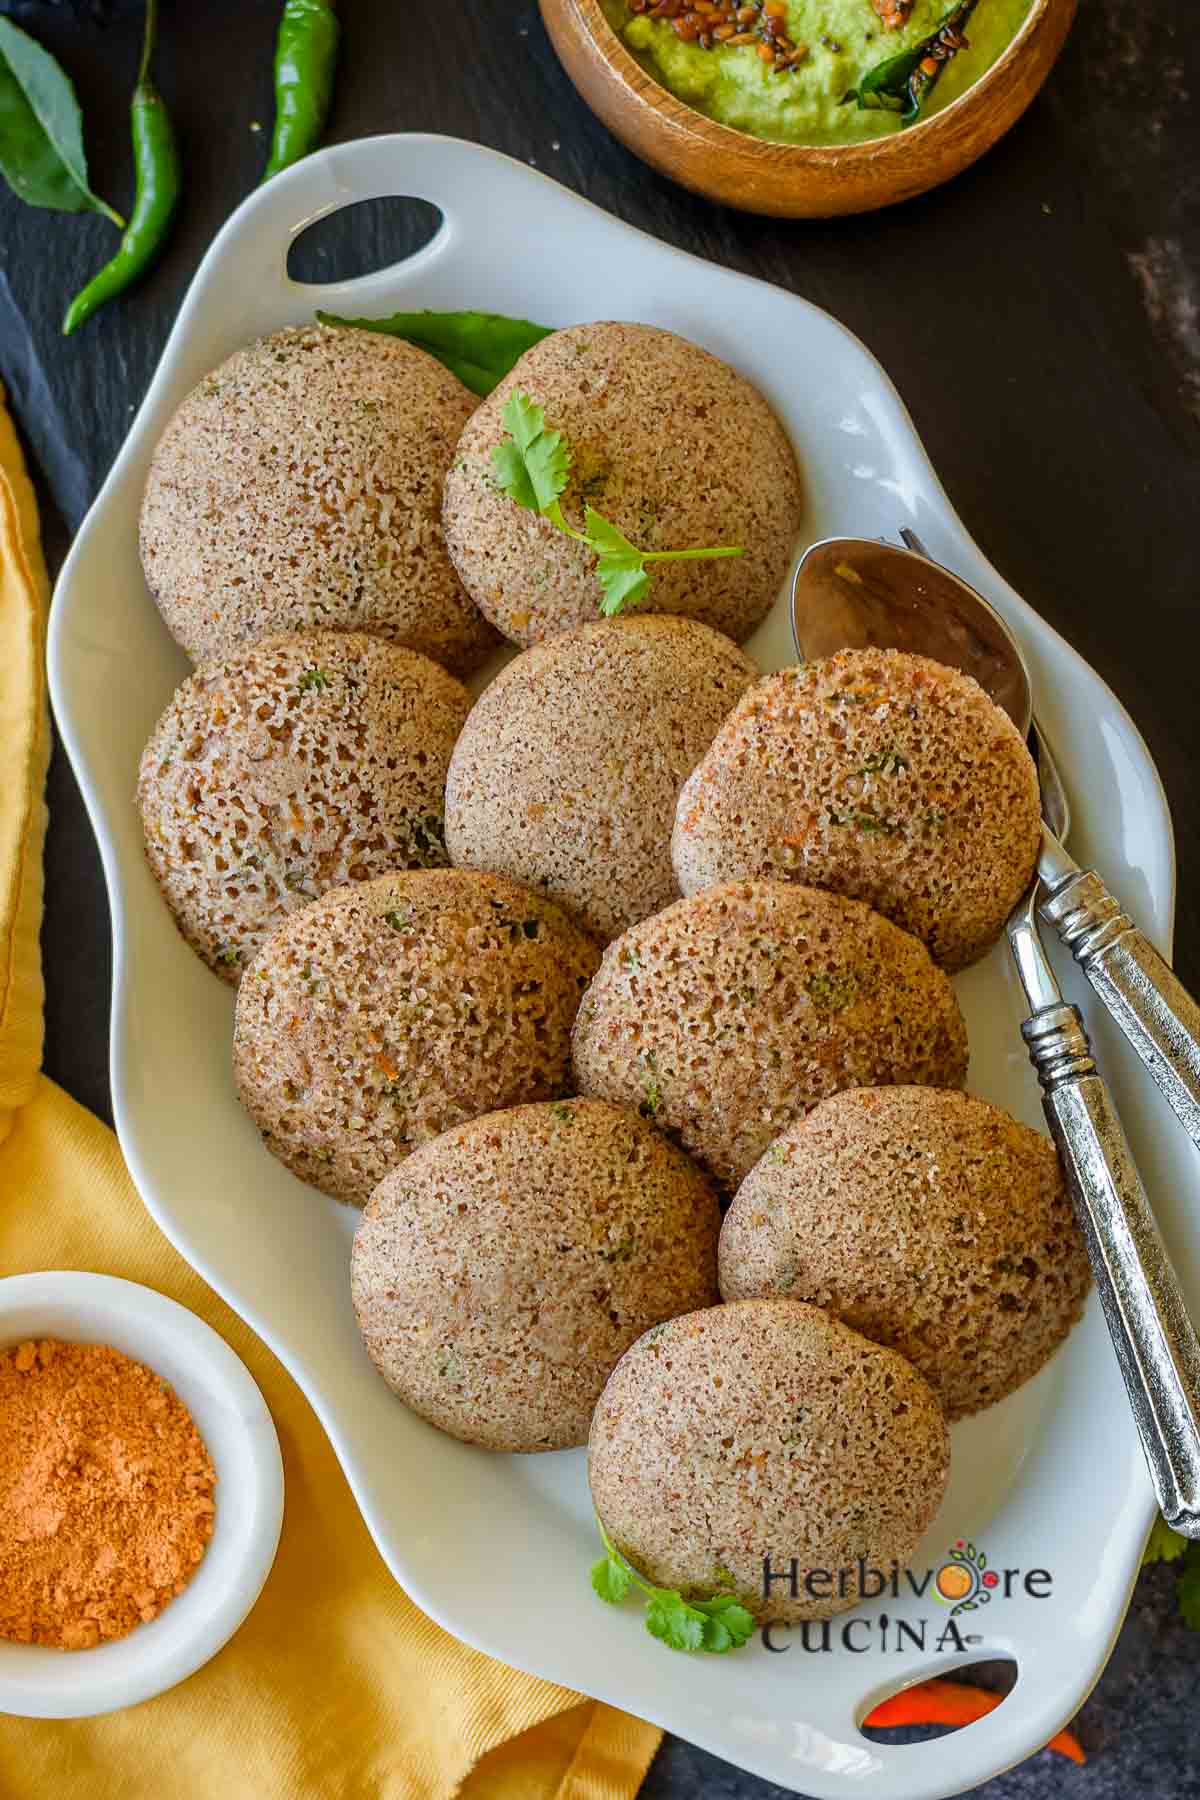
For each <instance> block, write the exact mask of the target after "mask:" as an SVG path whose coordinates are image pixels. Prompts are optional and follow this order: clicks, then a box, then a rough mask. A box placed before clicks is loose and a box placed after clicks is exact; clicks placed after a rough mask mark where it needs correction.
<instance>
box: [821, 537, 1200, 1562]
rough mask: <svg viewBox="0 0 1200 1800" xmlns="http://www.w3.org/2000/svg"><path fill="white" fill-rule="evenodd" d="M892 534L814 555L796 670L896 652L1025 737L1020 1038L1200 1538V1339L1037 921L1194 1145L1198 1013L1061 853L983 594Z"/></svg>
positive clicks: (1143, 1425)
mask: <svg viewBox="0 0 1200 1800" xmlns="http://www.w3.org/2000/svg"><path fill="white" fill-rule="evenodd" d="M901 535H902V536H903V537H904V539H905V541H906V544H907V545H908V548H905V549H901V548H899V547H898V546H896V545H892V544H886V543H879V542H875V541H872V540H870V539H866V538H831V539H826V540H825V541H824V542H822V543H819V544H814V545H813V547H812V548H811V549H810V550H809V551H808V553H807V555H806V556H805V557H804V559H803V561H802V562H801V564H800V568H799V569H798V571H797V573H796V579H795V583H794V585H793V590H792V635H793V638H794V640H795V644H796V650H797V653H798V655H799V657H800V659H801V661H807V660H811V659H814V658H816V657H823V656H829V655H832V654H833V653H834V652H836V651H838V650H845V649H871V648H873V649H895V650H908V651H913V652H916V653H918V654H920V655H923V656H929V657H932V658H933V659H934V660H935V661H937V662H941V663H946V664H948V665H949V666H950V667H952V668H958V669H963V670H964V671H965V672H966V673H967V674H969V675H973V676H974V677H975V679H976V680H977V681H978V682H979V683H980V686H981V687H983V688H984V689H985V690H986V692H987V693H989V694H990V695H991V697H992V698H993V699H994V700H995V701H996V703H997V705H999V706H1002V707H1003V708H1004V710H1005V711H1006V712H1007V713H1008V714H1009V716H1010V718H1012V720H1013V722H1014V723H1015V724H1016V726H1017V727H1018V729H1019V730H1020V732H1021V734H1022V736H1023V737H1025V738H1026V739H1027V740H1028V741H1029V742H1030V747H1031V750H1032V751H1033V754H1034V757H1035V760H1036V762H1037V766H1038V781H1039V786H1040V790H1041V805H1042V845H1041V851H1040V854H1039V858H1038V867H1037V870H1036V872H1035V874H1034V876H1033V879H1032V881H1031V882H1030V885H1029V888H1028V890H1027V892H1026V893H1025V895H1024V897H1023V898H1022V900H1021V901H1020V902H1019V903H1018V905H1017V906H1016V907H1015V908H1014V910H1013V913H1012V916H1011V918H1010V919H1009V921H1008V926H1007V936H1008V941H1009V945H1010V948H1011V950H1012V954H1013V958H1014V960H1015V962H1016V965H1017V970H1018V973H1019V975H1020V978H1021V983H1022V986H1023V988H1024V990H1025V995H1026V998H1027V1000H1028V1003H1029V1008H1030V1016H1029V1017H1028V1018H1027V1019H1026V1021H1025V1023H1024V1025H1023V1026H1022V1028H1021V1029H1022V1036H1023V1037H1024V1039H1025V1043H1026V1046H1027V1048H1028V1050H1029V1055H1030V1060H1031V1061H1032V1063H1033V1066H1034V1068H1035V1070H1036V1072H1037V1076H1038V1080H1039V1082H1040V1084H1041V1088H1042V1104H1043V1108H1044V1110H1045V1113H1046V1119H1047V1122H1048V1124H1049V1126H1050V1130H1051V1133H1052V1135H1053V1137H1054V1140H1055V1142H1056V1144H1057V1145H1058V1149H1059V1153H1060V1155H1061V1157H1062V1160H1063V1166H1064V1169H1065V1172H1066V1177H1067V1182H1068V1186H1069V1188H1070V1191H1071V1196H1072V1200H1073V1202H1074V1205H1075V1210H1076V1213H1077V1215H1078V1218H1079V1221H1080V1225H1081V1227H1082V1230H1083V1234H1084V1239H1085V1242H1086V1244H1087V1248H1088V1255H1089V1257H1090V1260H1091V1264H1092V1272H1093V1274H1094V1276H1095V1279H1096V1285H1097V1288H1098V1290H1099V1293H1100V1298H1101V1302H1102V1305H1103V1307H1104V1314H1105V1318H1106V1320H1107V1322H1108V1327H1109V1330H1110V1332H1111V1334H1112V1339H1113V1343H1114V1346H1115V1348H1116V1351H1117V1359H1118V1362H1119V1363H1120V1367H1121V1372H1122V1375H1123V1376H1124V1379H1125V1385H1126V1388H1127V1390H1128V1393H1129V1398H1130V1404H1131V1406H1132V1409H1133V1414H1134V1418H1135V1420H1136V1422H1137V1426H1138V1430H1139V1432H1140V1434H1141V1439H1142V1445H1143V1448H1144V1449H1145V1452H1146V1461H1147V1464H1148V1466H1149V1469H1150V1475H1151V1479H1152V1481H1153V1483H1154V1488H1155V1493H1156V1495H1157V1497H1158V1502H1159V1505H1160V1507H1161V1508H1162V1511H1163V1514H1164V1516H1165V1517H1166V1518H1167V1520H1168V1522H1169V1523H1170V1524H1172V1525H1174V1526H1175V1527H1176V1529H1177V1530H1179V1531H1182V1532H1185V1533H1186V1534H1187V1535H1188V1536H1191V1537H1200V1342H1198V1341H1197V1337H1196V1333H1195V1330H1194V1329H1193V1327H1192V1324H1191V1321H1190V1320H1189V1318H1188V1315H1187V1309H1186V1307H1185V1305H1184V1301H1183V1296H1182V1293H1181V1290H1180V1287H1179V1282H1178V1278H1177V1276H1176V1274H1175V1271H1174V1269H1173V1268H1172V1266H1171V1263H1170V1259H1169V1257H1168V1255H1167V1251H1166V1248H1165V1246H1164V1244H1163V1241H1162V1238H1161V1236H1160V1234H1159V1231H1158V1227H1157V1225H1156V1224H1155V1220H1154V1215H1153V1212H1152V1210H1151V1207H1150V1203H1149V1200H1148V1199H1147V1197H1146V1192H1145V1189H1144V1187H1143V1185H1142V1181H1141V1177H1140V1176H1139V1174H1138V1171H1137V1167H1136V1165H1135V1163H1134V1160H1133V1156H1132V1153H1131V1151H1130V1149H1129V1145H1128V1143H1127V1141H1126V1138H1125V1134H1124V1131H1123V1129H1122V1126H1121V1122H1120V1119H1119V1118H1118V1116H1117V1112H1116V1108H1115V1107H1114V1105H1113V1102H1112V1098H1111V1096H1110V1094H1109V1092H1108V1088H1107V1087H1106V1085H1105V1083H1104V1081H1103V1080H1102V1078H1101V1076H1100V1074H1099V1071H1098V1070H1097V1068H1096V1063H1095V1059H1094V1057H1093V1056H1092V1051H1091V1044H1090V1042H1089V1040H1088V1035H1087V1031H1086V1029H1085V1027H1084V1022H1083V1017H1082V1015H1081V1013H1080V1012H1079V1009H1078V1008H1077V1007H1075V1006H1071V1005H1068V1004H1067V1003H1066V1002H1065V1001H1064V1000H1063V996H1062V991H1061V989H1060V988H1059V985H1058V981H1057V978H1056V977H1055V974H1054V970H1053V968H1052V967H1051V965H1050V962H1049V959H1048V958H1047V956H1046V953H1045V950H1044V948H1043V946H1042V942H1041V938H1040V935H1039V932H1038V924H1037V920H1038V914H1039V912H1040V913H1041V916H1042V917H1043V918H1047V919H1049V920H1050V922H1051V923H1053V924H1054V925H1055V928H1056V929H1057V930H1058V931H1059V934H1060V936H1061V937H1062V939H1063V941H1064V942H1065V943H1067V944H1068V945H1069V947H1070V948H1071V950H1072V953H1073V955H1074V956H1075V958H1076V961H1077V962H1078V963H1079V965H1080V967H1081V968H1082V969H1083V971H1084V973H1085V975H1086V976H1087V978H1088V980H1089V981H1090V982H1091V984H1092V986H1093V987H1094V988H1095V990H1096V992H1097V993H1098V994H1099V995H1100V997H1101V999H1102V1000H1104V1002H1105V1004H1106V1005H1107V1006H1109V1008H1110V1010H1111V1011H1112V1012H1113V1014H1114V1017H1115V1018H1116V1019H1117V1022H1118V1024H1119V1025H1121V1027H1122V1030H1124V1031H1125V1033H1126V1035H1127V1036H1128V1037H1129V1039H1130V1042H1131V1043H1132V1044H1133V1046H1134V1048H1135V1050H1137V1052H1138V1054H1139V1056H1141V1058H1142V1060H1143V1062H1144V1063H1145V1064H1146V1066H1147V1068H1149V1069H1150V1071H1151V1073H1152V1074H1153V1075H1154V1077H1155V1080H1156V1081H1157V1082H1158V1083H1159V1086H1160V1087H1162V1089H1163V1092H1164V1093H1165V1094H1166V1095H1167V1098H1168V1099H1169V1100H1170V1101H1171V1104H1172V1106H1173V1107H1174V1108H1175V1111H1176V1112H1177V1114H1178V1115H1179V1117H1180V1119H1181V1121H1182V1123H1183V1124H1184V1126H1185V1128H1186V1129H1188V1130H1189V1132H1190V1133H1191V1135H1192V1137H1193V1139H1194V1141H1195V1142H1196V1143H1197V1144H1198V1145H1200V1042H1198V1041H1197V1040H1198V1039H1200V1009H1198V1008H1197V1007H1196V1005H1195V1002H1194V1001H1193V1000H1192V999H1191V997H1190V996H1189V995H1188V994H1187V993H1186V992H1185V991H1184V989H1183V988H1182V987H1181V986H1180V984H1179V983H1178V982H1177V981H1176V979H1175V977H1174V975H1173V974H1172V972H1171V970H1170V969H1169V968H1168V966H1167V964H1166V963H1165V962H1163V960H1162V958H1161V957H1159V956H1158V953H1157V952H1156V951H1155V950H1154V949H1153V948H1152V946H1150V945H1149V944H1148V942H1147V941H1146V940H1145V939H1144V938H1143V937H1142V936H1141V933H1139V932H1136V931H1135V929H1134V927H1133V926H1132V924H1131V923H1130V921H1129V920H1128V919H1127V918H1126V917H1125V915H1124V914H1122V913H1121V912H1120V909H1119V907H1118V906H1117V903H1116V901H1115V900H1113V899H1112V897H1111V895H1109V894H1108V891H1107V889H1106V888H1105V887H1104V884H1103V883H1102V882H1101V881H1100V878H1099V877H1098V876H1097V875H1096V874H1095V872H1094V871H1090V870H1089V871H1084V870H1081V869H1080V868H1079V866H1078V864H1077V863H1075V862H1074V861H1073V860H1072V859H1071V857H1070V856H1069V855H1068V853H1067V851H1066V849H1065V844H1064V841H1065V839H1066V837H1067V834H1068V832H1069V830H1070V824H1071V811H1070V805H1069V802H1068V798H1067V792H1066V788H1065V787H1064V785H1063V782H1062V780H1061V778H1060V776H1059V772H1058V767H1057V764H1056V763H1055V761H1054V757H1053V755H1052V754H1051V751H1050V747H1049V745H1048V743H1047V742H1046V739H1045V736H1044V734H1043V733H1042V731H1041V729H1040V727H1039V726H1038V723H1037V719H1036V717H1035V714H1034V708H1033V684H1032V681H1031V679H1030V675H1029V669H1028V667H1027V665H1026V662H1025V659H1024V657H1023V656H1022V654H1021V650H1020V646H1019V645H1018V644H1017V642H1016V640H1015V638H1014V637H1013V635H1012V633H1011V631H1010V630H1009V628H1008V626H1007V625H1006V624H1005V622H1004V620H1003V619H1002V618H1001V617H1000V615H999V613H998V612H997V611H996V610H995V608H994V607H992V606H990V605H989V604H988V602H987V601H986V600H985V599H984V598H983V596H982V595H981V594H978V593H976V592H975V590H974V589H973V588H971V587H969V586H968V585H967V583H966V582H965V581H962V580H960V579H959V577H958V576H956V575H954V574H952V573H951V572H950V570H948V569H944V568H942V567H941V565H940V564H938V563H935V562H933V561H932V560H931V559H930V558H929V557H928V556H926V555H925V554H924V551H923V547H922V546H921V544H920V542H919V540H918V539H917V538H916V537H915V535H914V534H913V533H911V532H909V531H904V532H902V534H901ZM1131 940H1132V941H1131ZM1189 1009H1190V1012H1189ZM1189 1025H1190V1033H1189V1029H1188V1027H1189ZM1184 1040H1186V1041H1184Z"/></svg>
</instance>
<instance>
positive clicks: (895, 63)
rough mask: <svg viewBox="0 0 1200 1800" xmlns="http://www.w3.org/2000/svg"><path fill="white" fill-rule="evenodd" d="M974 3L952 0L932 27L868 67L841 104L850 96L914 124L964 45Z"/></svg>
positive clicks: (866, 106) (862, 105) (865, 106)
mask: <svg viewBox="0 0 1200 1800" xmlns="http://www.w3.org/2000/svg"><path fill="white" fill-rule="evenodd" d="M978 4H979V0H956V4H955V5H954V6H952V7H951V8H950V10H949V12H948V13H947V14H946V15H945V17H944V18H943V19H942V22H941V24H940V25H939V26H938V27H937V29H936V31H931V32H930V34H929V36H928V37H925V38H922V39H921V41H920V43H919V44H913V45H912V46H911V48H910V49H908V50H901V51H899V52H898V53H897V54H896V55H895V56H888V57H885V58H884V60H883V61H882V62H878V63H876V64H875V66H874V68H871V69H868V70H867V72H866V74H865V75H864V76H863V78H862V80H861V81H860V82H859V83H858V85H857V86H856V87H852V88H850V89H849V91H848V92H847V93H845V94H844V95H843V96H842V105H843V106H848V105H849V104H850V102H851V101H852V100H853V101H857V103H858V105H859V107H860V109H866V110H868V111H869V110H871V109H872V108H879V107H883V108H886V109H887V110H888V111H889V112H898V113H899V114H900V122H901V124H902V125H915V124H916V123H917V121H918V119H919V118H920V117H921V107H922V105H923V103H924V101H925V99H926V96H927V95H928V94H929V92H930V90H931V89H932V88H934V87H935V86H936V85H937V83H938V81H939V80H940V79H941V75H942V71H943V70H944V69H945V67H946V64H947V63H948V62H950V61H951V59H952V58H953V57H955V56H956V55H957V54H958V52H959V51H960V50H962V49H965V48H966V44H967V40H966V38H965V37H964V36H963V29H962V28H963V26H964V25H965V24H966V22H967V20H968V19H969V18H970V16H971V14H972V13H973V12H974V11H975V8H976V6H977V5H978Z"/></svg>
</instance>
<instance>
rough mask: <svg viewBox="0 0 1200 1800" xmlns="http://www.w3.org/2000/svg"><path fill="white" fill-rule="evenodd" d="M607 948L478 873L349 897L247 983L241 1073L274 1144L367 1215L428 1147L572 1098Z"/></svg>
mask: <svg viewBox="0 0 1200 1800" xmlns="http://www.w3.org/2000/svg"><path fill="white" fill-rule="evenodd" d="M598 957H599V950H598V947H597V946H596V944H595V943H594V942H593V940H592V939H591V938H589V937H588V936H587V935H586V933H584V932H582V931H580V929H579V928H578V926H576V925H574V924H573V923H572V922H571V920H570V919H568V918H567V916H566V914H565V913H564V912H563V911H562V909H561V908H560V907H558V906H556V905H555V904H554V903H553V901H550V900H546V899H545V898H544V897H543V896H542V895H540V894H534V893H531V892H530V891H529V890H528V889H527V888H522V887H518V886H517V884H516V883H515V882H511V881H506V880H504V879H503V878H502V877H500V876H496V875H484V874H480V873H478V872H477V871H475V870H473V869H430V870H422V871H419V872H407V873H400V874H395V875H379V876H376V877H375V878H374V879H373V880H370V881H360V882H355V883H353V884H352V885H350V886H348V887H342V888H336V889H334V890H333V891H332V892H331V893H328V894H325V895H323V896H322V898H321V899H319V900H314V901H313V902H312V903H311V905H309V906H306V907H305V908H304V909H303V911H301V912H297V913H293V914H292V915H291V916H290V917H289V918H287V919H285V920H284V922H283V924H282V925H280V926H279V927H278V929H277V930H276V931H274V932H273V933H272V935H271V936H270V937H269V938H268V939H267V941H266V943H265V944H264V945H263V947H262V949H261V950H260V951H259V953H258V955H257V956H256V957H255V959H254V961H253V962H252V963H251V965H250V967H249V968H248V969H247V971H246V973H245V975H244V976H243V978H242V982H241V985H240V987H239V988H238V997H237V1010H236V1015H235V1022H234V1044H233V1070H234V1078H235V1081H236V1084H237V1091H238V1094H239V1096H240V1097H241V1100H242V1103H243V1105H244V1106H245V1107H246V1110H247V1111H248V1113H249V1114H250V1117H251V1118H252V1119H253V1120H254V1123H255V1124H256V1125H257V1126H258V1128H259V1131H260V1132H261V1133H262V1136H263V1141H264V1142H265V1144H266V1146H267V1148H268V1150H270V1151H271V1152H272V1154H273V1155H275V1156H277V1157H278V1158H279V1159H280V1161H281V1162H283V1163H284V1164H286V1166H287V1167H288V1168H289V1169H291V1170H292V1171H293V1173H294V1174H296V1175H298V1176H299V1177H300V1178H301V1180H303V1181H307V1182H310V1183H311V1184H312V1185H313V1186H314V1187H317V1188H320V1189H321V1190H322V1191H323V1192H324V1193H327V1194H332V1195H334V1196H335V1197H336V1198H337V1199H339V1200H348V1201H352V1202H355V1203H356V1204H358V1205H360V1206H362V1205H365V1203H366V1201H367V1200H368V1199H369V1198H370V1196H371V1192H372V1189H373V1188H375V1187H376V1186H377V1185H378V1183H379V1182H380V1181H381V1180H382V1179H383V1177H384V1176H385V1175H386V1174H387V1173H388V1171H389V1170H390V1169H393V1168H394V1167H395V1166H396V1164H397V1163H398V1162H400V1161H401V1160H402V1159H403V1158H404V1157H405V1156H407V1155H408V1154H409V1153H410V1152H411V1151H412V1150H415V1149H416V1148H417V1146H418V1145H419V1144H422V1143H424V1142H425V1140H426V1139H427V1138H431V1137H436V1136H437V1135H438V1133H439V1132H442V1131H446V1130H448V1129H449V1128H450V1127H451V1126H453V1125H458V1124H461V1123H462V1122H463V1121H464V1120H466V1119H472V1118H476V1117H478V1116H479V1115H480V1114H481V1113H485V1112H493V1111H495V1110H497V1109H498V1108H501V1107H505V1106H516V1105H519V1104H521V1103H523V1102H527V1101H532V1100H543V1099H551V1098H554V1097H556V1096H559V1095H562V1094H565V1093H566V1092H567V1091H568V1089H569V1088H570V1085H571V1075H570V1038H571V1026H572V1023H573V1021H574V1018H575V1013H576V1010H577V1008H578V1005H579V998H580V995H581V994H582V992H583V990H584V988H585V987H586V985H587V982H588V979H589V977H590V976H591V974H592V972H593V970H594V969H595V967H596V963H597V960H598Z"/></svg>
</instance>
